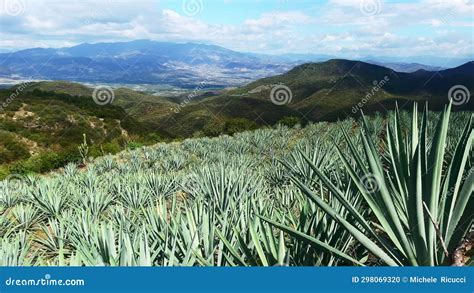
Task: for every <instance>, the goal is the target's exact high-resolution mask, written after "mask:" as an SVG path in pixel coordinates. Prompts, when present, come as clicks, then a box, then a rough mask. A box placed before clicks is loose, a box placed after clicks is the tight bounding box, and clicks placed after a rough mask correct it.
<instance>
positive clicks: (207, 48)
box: [0, 40, 465, 88]
mask: <svg viewBox="0 0 474 293" xmlns="http://www.w3.org/2000/svg"><path fill="white" fill-rule="evenodd" d="M335 58H336V57H335V56H330V55H318V54H283V55H263V54H253V53H242V52H236V51H233V50H229V49H226V48H223V47H219V46H215V45H204V44H195V43H169V42H156V41H150V40H136V41H130V42H117V43H96V44H88V43H85V44H80V45H77V46H73V47H65V48H32V49H26V50H21V51H17V52H10V53H2V54H0V78H9V79H36V80H68V81H76V82H92V83H104V82H106V83H131V84H165V85H172V86H176V87H181V88H193V87H195V86H196V85H197V84H200V83H202V82H205V84H206V87H208V88H212V87H215V88H217V87H221V88H222V87H229V86H241V85H244V84H247V83H249V82H251V81H254V80H256V79H259V78H263V77H268V76H273V75H275V74H281V73H284V72H287V71H288V70H290V69H291V68H293V67H295V66H297V65H300V64H303V63H307V62H323V61H327V60H330V59H335ZM361 60H362V61H366V62H368V63H374V64H377V65H382V66H386V67H388V68H391V69H393V70H395V71H399V72H415V71H417V70H420V69H423V70H428V71H437V70H442V69H444V66H449V65H451V64H456V63H458V64H461V62H463V61H465V60H460V59H459V60H458V59H456V60H449V61H450V62H448V63H446V62H445V63H442V62H441V58H438V59H429V58H428V57H419V58H417V57H413V58H405V59H403V60H406V62H397V61H396V59H394V58H388V57H366V58H362V59H361ZM416 60H424V61H430V60H431V61H432V62H434V63H435V64H437V65H424V64H420V63H417V62H416Z"/></svg>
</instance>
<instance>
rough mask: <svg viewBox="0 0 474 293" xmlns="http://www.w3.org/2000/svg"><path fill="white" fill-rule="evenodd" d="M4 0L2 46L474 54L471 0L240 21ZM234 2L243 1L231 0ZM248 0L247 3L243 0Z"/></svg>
mask: <svg viewBox="0 0 474 293" xmlns="http://www.w3.org/2000/svg"><path fill="white" fill-rule="evenodd" d="M1 1H2V5H0V7H1V8H0V17H1V18H0V25H1V27H2V29H1V30H0V50H3V51H5V50H14V49H20V48H27V47H38V46H42V47H48V46H53V47H57V46H67V45H71V44H79V43H82V42H99V41H101V42H106V41H126V40H134V39H152V40H159V41H176V42H187V41H192V42H204V43H212V44H216V45H221V46H224V47H227V48H230V49H234V50H240V51H251V52H257V53H325V54H334V55H337V54H340V55H341V57H351V56H354V57H357V56H365V55H400V54H407V55H415V54H426V55H432V54H437V55H442V56H450V55H452V56H454V55H472V52H474V47H473V38H474V36H473V33H472V27H473V19H472V15H473V13H474V6H473V5H472V4H470V3H469V2H468V1H465V0H452V1H436V0H419V1H412V2H385V1H383V0H329V1H327V2H326V3H322V4H321V3H319V4H312V3H310V2H308V4H307V5H308V9H304V7H301V5H300V6H299V7H295V6H291V5H285V2H286V1H283V2H282V4H281V5H279V6H278V7H276V6H271V5H268V9H266V10H265V9H263V10H261V11H259V13H249V16H246V15H245V14H244V15H242V13H241V15H236V16H238V18H236V19H238V21H237V20H236V19H232V21H230V20H229V21H227V20H222V19H220V20H219V21H217V20H214V18H213V15H210V16H209V15H208V16H206V15H205V13H206V9H205V8H206V7H204V9H203V11H204V12H203V13H202V14H199V15H196V16H194V17H190V16H189V14H187V13H186V12H185V11H183V9H182V8H181V7H180V5H178V6H174V7H170V6H167V5H166V1H164V2H163V3H162V2H159V1H153V0H144V1H124V0H120V1H117V0H95V1H92V0H82V1H52V0H34V1H33V0H1ZM11 1H20V2H21V3H24V7H23V11H21V13H18V14H15V15H12V13H9V11H8V10H6V9H5V7H7V5H5V4H6V3H7V2H8V3H10V2H11ZM234 2H235V3H237V2H238V1H227V3H233V4H234V5H235V3H234ZM238 3H240V2H238ZM305 3H306V2H305ZM221 5H227V4H226V3H224V4H221ZM239 5H240V4H239ZM242 5H249V3H247V2H244V1H242ZM250 5H251V4H250ZM305 5H306V4H305ZM249 8H250V6H249ZM250 15H251V16H250ZM217 16H218V15H217ZM216 19H219V18H218V17H217V18H216ZM440 31H444V33H442V34H441V33H440Z"/></svg>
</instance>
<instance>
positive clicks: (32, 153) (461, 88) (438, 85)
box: [0, 50, 474, 177]
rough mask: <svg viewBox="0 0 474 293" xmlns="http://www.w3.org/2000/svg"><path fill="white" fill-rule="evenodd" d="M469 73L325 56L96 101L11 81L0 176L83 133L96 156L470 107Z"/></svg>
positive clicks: (85, 90)
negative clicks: (222, 80) (247, 78)
mask: <svg viewBox="0 0 474 293" xmlns="http://www.w3.org/2000/svg"><path fill="white" fill-rule="evenodd" d="M86 53H87V50H86V51H85V52H83V54H86ZM473 77H474V62H468V63H466V64H463V65H461V66H459V67H456V68H452V69H447V70H441V71H434V72H432V71H426V70H418V71H416V72H413V73H404V72H397V71H394V70H392V69H389V68H386V67H383V66H379V65H374V64H370V63H365V62H361V61H350V60H341V59H334V60H329V61H326V62H319V63H305V64H302V65H298V66H296V67H294V68H293V69H291V70H289V71H287V72H285V73H282V74H279V75H275V76H272V77H267V78H262V79H259V80H256V81H253V82H250V83H248V84H246V85H245V86H242V87H238V88H231V89H221V90H215V89H212V90H209V89H206V88H204V87H203V88H197V89H193V90H191V91H188V93H186V94H182V95H180V96H157V95H152V94H149V93H147V92H140V91H135V90H132V89H130V88H123V87H122V88H114V89H113V93H114V99H111V100H110V101H111V103H109V104H105V105H98V104H96V103H95V102H94V99H93V95H94V94H93V93H94V89H93V88H90V87H87V86H85V85H83V84H78V83H71V82H67V81H42V82H33V83H28V84H26V85H18V86H14V87H12V88H8V89H0V106H1V108H0V177H1V173H2V168H3V170H7V169H8V170H9V171H8V172H17V171H18V172H20V171H21V170H22V168H26V169H27V170H33V171H35V172H44V171H47V170H50V169H54V168H57V167H59V166H62V165H63V164H64V163H65V162H68V161H71V160H77V156H78V153H77V145H78V144H80V143H81V142H82V139H83V137H82V135H83V134H86V136H87V138H88V141H89V142H90V143H91V146H92V147H91V155H94V156H97V155H101V154H105V153H114V152H117V151H119V150H121V149H123V148H124V147H130V145H136V143H139V144H152V143H156V142H159V141H163V140H174V139H181V138H185V137H193V136H215V135H220V134H233V133H235V132H238V131H243V130H249V129H255V128H258V127H268V126H273V125H275V124H280V123H283V124H286V125H294V124H295V123H302V124H305V123H307V122H311V121H333V120H336V119H344V118H347V117H348V116H354V115H359V113H360V111H363V112H364V113H366V114H370V113H372V112H374V111H379V112H382V113H384V112H385V111H387V110H391V109H394V104H395V102H396V103H398V106H399V108H401V109H405V108H407V107H411V106H412V104H413V103H412V102H413V101H418V102H420V103H422V104H424V102H428V104H429V107H430V109H432V110H433V109H434V110H436V109H441V108H442V107H444V106H445V105H447V104H448V103H449V101H450V97H449V95H451V98H453V99H454V101H455V103H454V105H453V108H454V110H457V111H462V110H467V111H473V110H474V101H473V99H470V93H472V92H474V78H473ZM453 89H455V92H454V93H453ZM2 166H3V167H2ZM5 166H7V167H5ZM25 166H26V167H25ZM3 172H4V173H5V171H3ZM8 172H7V173H8ZM5 174H6V173H5Z"/></svg>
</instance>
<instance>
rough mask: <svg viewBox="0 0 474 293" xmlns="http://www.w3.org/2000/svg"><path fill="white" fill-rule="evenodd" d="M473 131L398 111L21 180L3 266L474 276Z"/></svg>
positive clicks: (4, 229) (0, 212) (2, 222)
mask: <svg viewBox="0 0 474 293" xmlns="http://www.w3.org/2000/svg"><path fill="white" fill-rule="evenodd" d="M415 110H416V105H415ZM472 118H473V117H472V113H467V112H458V113H451V111H450V107H447V108H446V109H445V111H444V112H441V113H439V112H437V113H435V112H429V111H427V110H426V109H424V110H421V109H420V111H413V112H404V111H402V112H398V111H395V112H392V113H390V114H389V115H388V116H381V115H374V116H371V117H365V118H361V119H358V120H354V119H347V120H344V121H341V122H337V123H323V122H321V123H316V124H311V125H308V126H307V127H305V128H298V127H296V128H293V129H291V128H286V127H283V126H282V127H278V128H275V129H260V130H256V131H253V132H244V133H239V134H235V135H234V136H232V137H231V136H221V137H217V138H199V139H187V140H184V141H182V142H175V143H168V144H165V143H163V144H157V145H154V146H151V147H144V148H141V149H138V150H134V151H125V152H122V153H119V154H118V155H115V156H105V157H101V158H98V159H96V160H94V161H89V162H87V163H86V164H85V165H86V166H85V167H84V168H79V167H77V166H76V165H74V164H70V165H67V166H66V167H65V168H64V169H63V170H58V171H57V172H54V173H50V174H47V175H27V176H23V177H20V176H17V177H16V178H15V180H13V179H12V178H10V180H5V181H3V182H0V237H1V239H0V265H2V266H37V265H40V266H52V265H60V266H63V265H66V266H67V265H72V266H103V265H107V266H288V265H289V266H338V265H350V266H352V265H357V266H375V265H377V266H380V265H389V266H418V265H423V266H435V265H451V264H457V265H462V264H467V265H469V264H472V263H471V260H470V259H469V255H470V252H469V246H470V245H472V241H473V239H472V238H473V236H472V224H473V214H474V201H473V196H472V194H473V186H474V184H473V183H474V173H473V172H472V170H473V163H474V162H473V152H472V142H473V138H474V131H473V121H472Z"/></svg>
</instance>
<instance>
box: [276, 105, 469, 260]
mask: <svg viewBox="0 0 474 293" xmlns="http://www.w3.org/2000/svg"><path fill="white" fill-rule="evenodd" d="M449 116H450V106H448V107H447V108H446V109H445V110H444V111H443V113H442V115H441V117H440V119H439V121H438V124H437V126H436V130H435V131H434V133H433V135H432V136H431V137H428V129H427V123H428V110H427V108H425V110H424V112H423V115H422V119H421V126H420V125H419V121H418V112H417V109H416V105H415V109H414V111H413V117H412V123H411V129H410V130H411V131H410V132H409V133H410V134H408V131H404V130H403V125H402V123H401V120H400V114H399V113H398V111H397V112H396V114H395V116H394V118H393V121H392V124H391V125H388V126H387V129H386V133H387V141H386V147H387V148H388V150H387V151H386V153H384V150H383V149H382V148H381V146H379V145H378V144H377V142H376V141H374V140H373V136H372V134H371V132H370V130H369V127H368V124H367V121H366V119H365V118H363V128H362V130H361V131H362V133H361V138H362V143H361V144H362V145H361V147H360V148H357V146H356V145H355V144H354V143H353V141H352V139H350V138H349V136H348V135H347V133H346V132H345V131H343V133H344V136H345V138H346V142H347V145H348V147H349V154H350V157H349V156H348V155H345V154H344V153H343V151H342V150H341V149H340V148H338V153H339V158H340V160H341V161H342V163H343V164H344V166H345V168H346V170H347V172H348V173H349V175H350V178H351V180H352V182H353V183H354V186H355V188H354V189H353V190H352V194H353V196H357V194H360V195H361V196H362V197H363V198H364V201H365V203H366V205H365V206H359V207H357V206H353V205H352V204H351V202H350V201H349V200H348V197H347V196H344V190H341V189H340V188H339V187H337V186H336V185H335V184H334V183H333V182H332V181H331V179H330V178H329V177H328V175H327V174H325V172H324V171H323V170H321V168H320V167H318V166H315V165H314V164H313V162H312V160H311V159H309V158H308V157H306V156H305V160H306V162H307V163H308V165H309V166H311V168H312V169H313V170H314V171H315V173H316V174H317V176H318V177H319V179H320V181H321V182H322V183H323V184H324V186H325V187H326V188H327V190H328V192H330V193H331V194H333V195H334V197H335V200H337V201H338V202H340V203H341V204H342V205H344V207H345V209H344V210H345V212H347V215H344V213H342V212H341V211H338V210H336V209H334V208H333V207H332V206H331V205H330V203H328V202H327V201H326V200H325V199H324V198H323V197H321V194H320V195H318V194H316V193H315V192H314V191H313V190H311V188H309V187H308V186H307V185H305V184H304V183H303V182H301V181H300V180H299V179H298V178H293V180H294V181H295V182H296V184H297V185H298V186H299V187H300V188H301V190H302V191H303V192H304V193H305V194H306V195H307V196H308V197H309V198H310V199H311V200H312V201H313V202H314V203H315V204H316V205H317V206H318V207H319V208H320V209H321V210H323V211H324V212H325V213H326V214H327V215H328V216H330V217H331V218H332V219H334V220H335V221H337V222H338V223H340V224H341V225H342V226H343V227H344V228H345V229H346V230H347V231H348V232H350V233H351V235H352V236H353V237H354V238H355V239H356V240H357V242H358V243H360V244H361V245H363V246H364V247H365V248H366V249H367V250H368V251H369V252H370V253H371V254H372V255H373V256H374V257H376V258H378V259H379V260H380V261H381V262H383V263H385V264H387V265H391V266H401V265H413V266H418V265H425V266H427V265H428V266H433V265H442V264H449V263H451V262H453V261H454V259H453V252H454V251H455V249H456V247H457V245H459V244H460V242H461V240H462V239H463V237H464V236H465V235H467V233H468V232H469V229H470V228H471V227H472V220H473V214H472V210H473V209H474V205H473V204H474V203H473V197H472V193H473V187H474V174H473V172H472V171H469V170H468V169H467V168H466V163H467V162H468V160H469V159H470V157H471V156H472V141H473V138H474V132H473V125H472V116H471V117H470V118H469V120H468V121H467V123H466V124H465V126H464V130H463V132H462V134H461V135H460V136H459V137H458V139H457V142H456V147H455V150H454V152H453V153H452V154H446V153H445V147H446V137H447V134H448V129H449V128H448V127H449ZM430 139H431V145H430V144H429V141H430ZM381 153H382V155H380V154H381ZM368 180H370V182H369V181H368ZM365 209H369V211H370V212H371V214H372V216H373V217H374V218H375V219H376V220H375V221H369V220H367V218H366V217H364V214H363V213H364V210H365ZM267 221H268V222H271V223H273V224H274V225H275V226H277V227H279V228H281V229H283V230H285V231H287V232H289V233H290V234H292V235H293V236H298V237H306V240H307V241H309V242H311V243H312V244H313V245H315V246H317V247H321V248H324V249H326V250H328V251H330V252H332V253H334V254H335V255H338V256H339V257H341V258H345V259H347V257H348V256H347V255H346V254H344V253H343V252H342V251H340V250H337V251H334V248H333V247H328V245H327V243H321V242H318V241H316V239H314V238H312V237H311V236H310V235H307V234H305V235H302V234H301V233H298V232H297V231H295V230H294V229H291V228H289V227H286V226H282V225H279V224H277V223H274V222H272V221H271V220H268V219H267Z"/></svg>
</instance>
